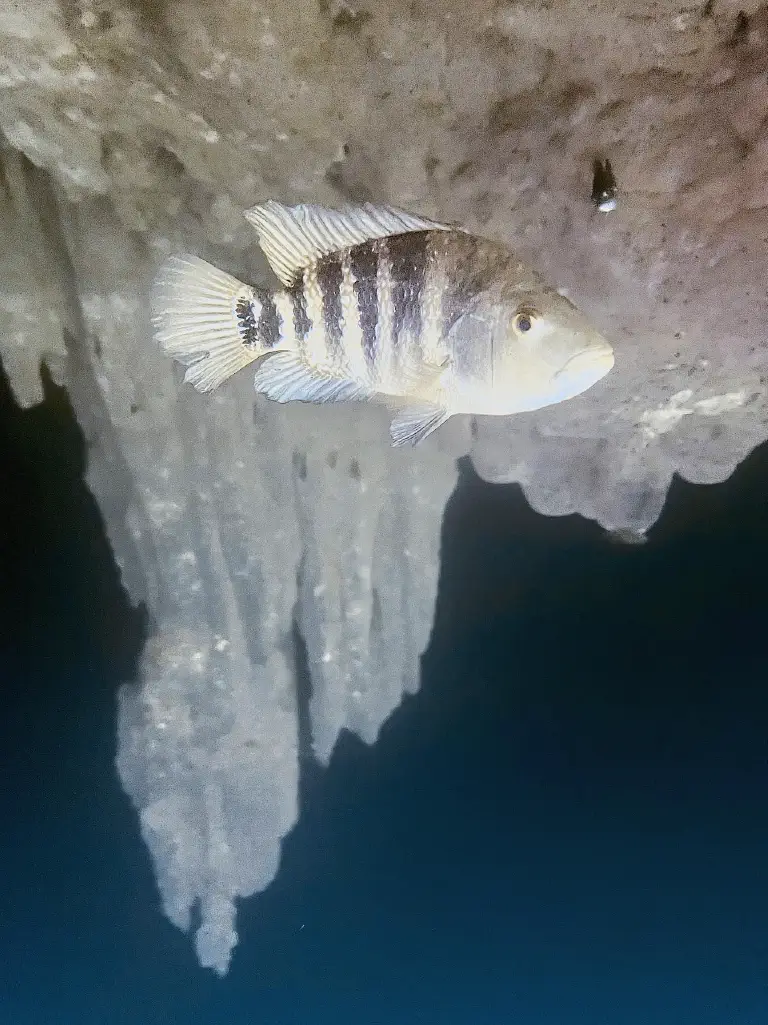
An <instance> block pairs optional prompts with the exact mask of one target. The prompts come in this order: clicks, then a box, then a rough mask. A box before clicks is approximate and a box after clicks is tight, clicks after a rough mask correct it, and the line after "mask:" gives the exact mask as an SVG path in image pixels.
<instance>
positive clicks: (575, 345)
mask: <svg viewBox="0 0 768 1025" xmlns="http://www.w3.org/2000/svg"><path fill="white" fill-rule="evenodd" d="M493 335H494V337H493V341H492V344H491V352H490V354H489V355H490V359H489V363H490V381H489V405H490V406H492V407H495V408H498V409H499V412H501V411H502V410H504V412H505V413H517V412H524V411H527V410H533V409H541V408H542V407H543V406H551V405H555V404H556V403H558V402H564V401H565V400H566V399H570V398H573V397H574V396H576V395H580V394H581V393H582V392H585V391H587V389H589V388H591V387H592V386H593V385H594V384H596V383H597V382H598V381H599V380H600V379H601V378H603V377H605V375H606V374H607V373H609V371H610V370H611V369H612V368H613V365H614V353H613V347H612V346H611V344H610V342H608V341H607V340H606V339H605V338H603V336H602V335H601V334H600V333H599V332H598V331H597V330H596V329H595V328H593V327H592V325H591V324H590V323H589V321H588V320H587V318H586V317H584V316H583V314H582V313H581V312H580V311H579V310H578V309H577V308H576V307H575V306H574V305H573V303H571V302H570V301H569V300H568V299H566V298H565V297H564V296H562V295H560V294H559V292H556V291H554V289H538V290H536V291H535V292H531V293H529V294H523V295H518V296H516V297H515V301H514V302H513V303H505V304H504V306H503V310H502V312H501V313H500V316H499V319H498V320H497V322H496V330H494V332H493Z"/></svg>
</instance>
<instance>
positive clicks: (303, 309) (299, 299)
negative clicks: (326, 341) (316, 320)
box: [289, 282, 312, 344]
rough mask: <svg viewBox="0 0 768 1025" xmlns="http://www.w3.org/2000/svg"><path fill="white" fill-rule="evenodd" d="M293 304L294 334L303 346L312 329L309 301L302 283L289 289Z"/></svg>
mask: <svg viewBox="0 0 768 1025" xmlns="http://www.w3.org/2000/svg"><path fill="white" fill-rule="evenodd" d="M289 294H290V296H291V303H292V304H293V333H294V335H295V336H296V340H297V341H298V342H299V344H301V342H303V341H304V340H305V339H306V337H307V335H308V334H309V329H310V328H311V327H312V324H311V323H310V320H309V316H308V315H307V299H306V296H305V295H304V288H303V286H302V284H301V282H300V283H299V284H298V285H294V286H293V287H292V288H290V289H289Z"/></svg>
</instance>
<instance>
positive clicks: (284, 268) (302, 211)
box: [245, 199, 450, 285]
mask: <svg viewBox="0 0 768 1025" xmlns="http://www.w3.org/2000/svg"><path fill="white" fill-rule="evenodd" d="M245 216H246V218H247V220H248V221H249V222H250V223H251V224H252V225H253V226H254V228H255V229H256V231H257V232H258V233H259V244H260V245H261V248H262V249H263V250H264V255H265V256H266V258H267V259H268V260H269V265H270V267H271V268H272V270H273V271H274V272H275V274H277V276H278V277H279V278H280V280H281V281H282V283H283V284H284V285H292V284H293V283H294V282H295V281H296V278H297V277H298V275H299V272H300V271H302V270H304V268H305V267H308V266H309V265H310V264H312V263H314V262H315V261H316V260H319V259H320V257H321V256H326V255H327V254H328V253H333V252H335V251H336V250H338V249H345V248H347V247H348V246H355V245H359V244H360V243H361V242H368V241H370V240H371V239H376V238H384V237H386V236H387V235H400V234H402V233H403V232H406V231H449V230H450V225H447V224H440V223H438V222H437V221H431V220H429V219H428V218H426V217H417V216H416V215H415V214H409V213H406V211H405V210H398V209H397V208H396V207H392V206H376V205H375V204H373V203H364V204H363V205H361V206H352V205H351V204H348V205H346V206H343V207H341V208H339V209H338V210H331V209H329V208H328V207H325V206H316V205H315V204H314V203H301V204H299V205H298V206H283V204H282V203H277V202H276V201H275V200H273V199H270V200H268V201H267V202H266V203H260V204H259V205H258V206H254V207H252V208H251V209H250V210H246V211H245Z"/></svg>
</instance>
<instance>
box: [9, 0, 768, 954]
mask: <svg viewBox="0 0 768 1025" xmlns="http://www.w3.org/2000/svg"><path fill="white" fill-rule="evenodd" d="M767 45H768V16H766V13H765V11H764V10H763V9H761V8H759V5H757V4H756V3H739V4H733V3H730V2H725V0H714V2H712V0H708V2H703V0H702V2H701V3H698V4H693V5H688V6H685V7H682V6H680V4H679V3H673V2H671V0H659V2H656V3H653V4H650V3H648V4H637V3H634V2H629V0H622V2H621V3H619V4H615V3H608V2H607V0H590V2H587V3H584V2H583V0H578V2H577V0H564V2H562V3H558V4H556V5H554V4H551V3H549V2H547V0H530V2H527V0H523V2H518V3H504V2H496V0H480V2H478V3H475V4H471V5H467V4H466V3H459V2H458V0H435V2H432V3H429V4H421V3H419V2H418V0H417V2H416V3H412V2H409V3H404V2H402V0H385V2H382V3H377V4H373V3H368V2H366V0H298V2H297V3H293V4H285V3H276V2H274V0H256V2H253V0H248V2H247V3H246V2H244V0H222V2H220V3H216V4H211V3H209V2H208V0H177V2H175V3H173V4H171V3H157V2H156V0H58V2H57V0H27V2H25V3H24V4H5V5H3V7H2V9H1V10H0V133H2V137H3V144H2V150H0V161H1V164H2V176H1V177H0V228H1V229H2V231H0V240H1V241H0V345H1V346H2V356H3V362H4V364H5V366H6V368H7V369H8V371H9V372H10V375H11V379H12V383H13V387H14V389H15V391H16V394H17V397H18V398H19V400H20V401H21V402H22V403H24V404H31V403H34V402H36V401H37V400H38V399H39V397H40V390H39V376H38V368H39V363H40V361H41V360H45V361H46V362H47V363H49V364H50V366H51V367H52V369H53V372H54V373H55V375H56V376H57V379H59V380H61V381H64V382H66V384H67V386H68V388H69V390H70V393H71V395H72V399H73V402H74V404H75V408H76V410H77V413H78V418H79V420H80V423H81V425H82V426H83V429H84V430H85V432H86V435H87V437H88V441H89V446H90V463H89V470H88V474H89V477H88V479H89V484H90V486H91V488H92V490H93V492H94V494H95V496H96V497H97V499H98V501H99V503H100V506H101V509H102V511H103V513H104V517H105V521H106V524H107V529H108V532H109V536H110V539H111V542H112V545H113V548H114V551H115V556H116V558H117V560H118V562H119V564H120V567H121V570H122V573H123V578H124V581H125V583H126V587H127V588H128V590H129V591H130V593H131V595H132V596H133V598H134V599H135V600H137V601H138V600H144V601H146V602H147V604H148V607H149V610H150V613H151V617H152V621H153V636H152V638H151V641H150V643H149V644H148V646H147V650H146V652H145V656H144V662H143V666H142V678H141V680H140V681H139V682H138V683H135V684H126V687H125V689H124V690H123V692H122V695H121V701H120V729H119V733H120V736H119V745H120V747H119V756H118V769H119V773H120V777H121V780H122V782H123V785H124V786H125V788H126V789H127V791H128V792H129V794H130V795H131V797H132V799H133V801H134V802H135V804H136V807H137V809H138V810H139V814H140V825H141V829H142V832H143V835H144V837H145V839H146V842H147V844H148V845H149V847H150V850H151V851H152V855H153V858H154V860H155V864H156V868H157V876H158V883H159V887H160V892H161V895H162V898H163V902H164V908H165V911H166V913H167V914H168V916H169V917H170V918H171V920H172V921H174V922H175V923H176V924H177V925H178V926H179V927H180V928H183V929H187V928H189V926H190V922H191V917H190V915H191V910H192V908H193V907H194V905H195V904H196V902H199V908H200V913H201V922H202V924H201V926H200V929H199V930H198V932H197V936H196V944H197V952H198V957H199V959H200V961H201V962H202V963H203V964H206V965H210V966H211V967H213V968H215V969H216V970H217V971H219V972H224V971H226V969H227V965H228V963H229V958H230V955H231V951H232V948H233V946H234V944H235V942H236V931H235V924H234V901H235V900H236V898H238V897H243V896H246V895H248V894H250V893H253V892H256V891H259V890H261V889H263V888H264V887H265V886H266V885H268V883H269V881H270V880H271V879H272V878H273V876H274V874H275V872H276V871H277V866H278V863H279V849H280V841H281V839H282V837H283V836H285V834H286V832H287V831H288V830H290V828H291V826H292V825H293V823H294V821H295V817H296V787H297V778H298V732H297V694H296V687H295V666H294V656H295V652H294V650H293V640H292V639H293V636H294V630H295V629H298V631H299V633H300V634H301V636H302V638H303V640H304V644H305V646H306V650H307V657H308V662H309V671H310V675H311V680H312V695H311V700H310V708H309V717H310V723H311V729H312V740H313V748H314V752H315V754H316V756H317V757H318V758H319V759H320V760H321V761H322V762H327V760H328V759H329V758H330V756H331V752H332V750H333V746H334V743H335V741H336V738H337V736H338V734H339V731H340V730H341V729H343V728H347V729H350V730H354V731H356V732H357V733H358V734H359V735H360V736H361V737H362V738H363V739H365V740H366V741H368V742H371V741H373V740H374V739H375V737H376V736H377V733H378V730H379V728H380V726H381V724H382V722H383V721H384V720H385V719H386V717H387V716H388V715H389V714H390V713H391V712H392V710H393V709H394V708H395V707H396V706H397V704H398V703H399V701H400V700H401V696H402V694H403V693H404V692H405V691H409V690H413V689H414V688H415V687H416V686H417V683H418V669H419V664H418V657H419V654H420V653H421V652H422V651H423V649H424V647H425V646H426V644H427V641H428V637H429V631H430V627H431V621H432V613H433V606H434V598H435V591H436V582H437V563H438V545H439V529H440V521H441V516H442V509H443V507H444V503H445V501H446V498H447V496H448V495H449V493H450V492H451V490H452V488H453V486H454V482H455V479H456V466H455V459H456V456H458V455H460V454H462V453H465V452H470V453H471V458H472V460H473V462H474V465H475V467H476V468H477V470H478V472H479V473H480V474H481V475H483V476H484V477H486V478H487V479H488V480H492V481H519V482H521V484H522V485H523V487H524V488H525V491H526V494H527V495H528V498H529V500H530V501H531V503H532V504H533V505H534V507H535V508H537V509H540V510H541V511H542V512H545V513H549V514H554V515H562V514H564V513H568V512H574V511H575V512H581V513H582V514H584V515H586V516H590V517H593V518H594V519H596V520H598V521H599V522H600V523H602V524H603V525H604V526H605V527H607V528H608V529H610V530H611V531H612V532H613V534H614V536H615V537H617V538H627V537H641V536H642V535H643V534H644V532H645V531H646V530H647V528H648V527H649V526H650V525H651V524H652V523H653V522H654V520H655V519H656V517H657V516H658V515H659V512H660V510H661V508H662V506H663V503H664V500H665V495H666V491H667V487H668V485H669V481H670V479H671V477H672V475H673V474H674V473H680V474H682V475H684V476H685V477H687V478H688V479H690V480H694V481H717V480H722V479H724V478H725V477H727V476H728V475H729V474H730V473H731V472H732V471H733V469H734V467H735V466H736V464H737V463H738V462H739V460H740V459H742V458H743V457H744V456H746V454H747V453H748V452H749V451H750V449H751V448H752V447H753V446H754V445H756V444H758V443H759V442H761V441H762V440H764V438H765V437H766V433H768V432H767V430H766V415H765V394H766V385H765V380H766V369H767V367H768V357H767V356H766V350H765V344H764V331H765V327H764V325H765V323H766V320H767V318H766V313H768V309H767V306H768V299H767V297H766V289H765V265H766V248H767V245H768V242H767V240H768V212H767V211H768V186H767V185H766V183H767V182H768V134H766V133H767V130H768V129H767V126H768V122H767V121H766V119H765V104H764V97H765V88H766V84H768V62H767V61H766V58H765V53H766V46H767ZM606 157H607V158H609V159H610V161H611V164H612V167H613V170H614V173H615V175H616V178H617V186H618V190H617V206H616V209H615V210H613V211H612V212H610V213H607V214H606V213H603V212H601V211H599V210H598V209H597V208H596V207H595V206H594V205H593V204H592V202H591V200H590V195H591V190H592V168H593V164H594V162H595V160H597V159H605V158H606ZM266 198H278V199H281V200H283V201H285V202H297V201H317V202H324V203H328V204H331V205H332V204H333V203H334V202H337V201H339V200H340V199H345V198H352V199H374V200H383V201H387V202H391V203H395V204H398V205H401V206H405V207H408V208H410V209H412V210H414V211H415V212H420V213H423V214H426V215H428V216H436V217H439V218H441V219H453V220H456V221H458V222H460V223H461V224H463V225H464V226H465V227H467V228H469V229H473V230H477V231H481V232H483V233H485V234H488V235H490V236H492V237H495V238H498V239H500V240H502V241H504V242H506V243H507V244H509V245H511V246H512V247H513V248H515V249H516V250H517V251H518V252H519V254H520V255H521V256H522V257H523V258H524V259H527V260H529V261H530V262H531V263H533V264H534V265H536V266H537V267H538V268H539V269H540V270H541V271H543V272H544V274H545V275H546V276H548V277H549V278H550V280H551V281H552V283H553V284H554V285H555V286H557V287H559V288H561V289H563V290H564V291H565V292H566V293H567V294H569V295H570V296H571V297H572V298H573V299H574V300H575V301H576V302H577V303H578V304H579V305H580V306H581V307H582V308H583V309H584V311H585V312H586V313H588V314H589V315H590V316H591V317H592V318H593V320H594V321H595V323H596V324H597V326H598V327H599V328H600V329H601V330H602V331H603V332H604V333H605V334H606V335H607V336H608V337H609V338H611V339H612V340H613V341H614V342H615V347H616V352H617V361H616V368H615V370H614V372H613V373H612V374H611V375H609V377H608V378H606V379H605V380H604V381H603V382H601V383H600V384H599V385H598V386H596V387H595V388H594V389H592V390H591V391H590V392H588V393H586V394H585V395H583V396H581V397H579V398H578V399H575V400H573V401H572V402H569V403H566V404H563V405H562V406H559V407H556V408H553V409H548V410H543V411H541V412H540V413H537V414H531V415H528V416H522V417H517V418H514V419H510V420H504V421H499V420H490V419H486V420H480V421H478V422H476V423H471V424H470V423H468V422H466V421H456V422H454V421H452V422H451V423H450V424H448V425H447V426H446V427H445V428H443V429H442V430H441V431H440V432H439V433H438V435H437V436H435V437H434V438H431V439H430V440H429V441H428V442H427V443H426V444H425V445H424V446H422V447H420V448H419V449H417V450H415V451H413V452H405V453H404V452H401V451H394V450H392V449H390V448H389V444H388V438H387V433H386V423H385V420H384V418H383V417H382V416H381V415H380V414H378V413H376V412H375V411H373V410H370V409H368V408H366V407H358V406H354V407H339V408H333V409H327V408H324V409H313V408H303V407H296V406H292V407H285V408H283V407H277V406H275V405H273V404H270V403H268V402H266V401H265V400H262V399H257V398H256V397H255V396H254V395H253V392H252V388H251V386H250V378H249V375H248V374H247V373H245V374H243V375H241V378H240V379H236V380H234V381H232V382H231V384H230V385H228V386H227V387H226V388H225V389H223V390H222V391H221V393H217V394H216V395H215V396H210V397H207V398H203V397H201V396H199V395H197V394H195V393H194V392H193V391H192V390H191V389H189V388H183V387H180V385H179V379H180V375H179V372H178V370H177V368H174V367H173V366H171V365H169V363H168V361H166V360H165V359H164V358H163V357H162V355H161V354H160V353H159V352H158V351H157V350H156V348H155V347H154V345H153V343H152V341H151V337H150V329H149V322H148V315H147V290H148V286H149V281H150V279H151V275H152V273H153V270H154V268H155V266H156V264H157V262H158V260H159V259H160V258H161V257H162V256H163V255H164V254H165V253H167V252H169V251H171V250H179V249H184V250H191V251H194V252H197V253H199V254H200V255H202V256H204V257H206V258H208V259H210V260H212V261H213V262H216V263H218V264H220V265H221V266H222V267H224V268H225V269H228V270H231V271H233V272H235V273H238V274H240V275H242V276H245V277H246V278H248V279H250V280H254V281H256V280H264V276H265V274H266V273H267V270H266V267H265V264H264V260H263V258H262V257H261V255H260V252H259V250H258V248H257V246H256V245H255V239H254V236H253V233H252V231H251V229H250V228H249V226H248V224H247V223H246V222H245V220H244V219H243V218H242V210H243V209H244V208H246V207H248V206H250V205H252V204H254V203H256V202H258V201H260V200H263V199H266Z"/></svg>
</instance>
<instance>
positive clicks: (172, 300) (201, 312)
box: [151, 255, 267, 392]
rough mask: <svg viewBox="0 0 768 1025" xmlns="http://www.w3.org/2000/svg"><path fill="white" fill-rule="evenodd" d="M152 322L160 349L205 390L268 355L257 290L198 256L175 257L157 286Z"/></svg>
mask: <svg viewBox="0 0 768 1025" xmlns="http://www.w3.org/2000/svg"><path fill="white" fill-rule="evenodd" d="M151 309H152V324H153V326H154V329H155V340H156V341H157V343H158V344H159V345H160V347H161V348H162V349H163V350H164V351H165V352H167V353H168V355H169V356H172V357H173V358H174V359H175V360H178V362H179V363H182V364H184V365H185V366H186V367H187V368H188V369H187V372H186V374H185V375H184V382H185V383H188V384H192V385H194V387H195V388H196V389H197V390H198V391H200V392H209V391H213V389H214V388H218V387H219V385H220V384H223V383H224V381H226V380H228V379H229V378H230V377H232V375H233V374H236V373H237V372H238V370H242V369H243V367H247V366H248V364H249V363H252V362H253V361H254V360H256V359H258V358H259V357H260V356H262V355H263V354H264V352H265V351H267V350H266V348H263V347H262V346H261V345H260V344H259V343H258V338H257V325H258V318H259V313H260V310H261V302H260V300H259V298H258V295H257V293H256V291H255V289H253V288H251V287H250V285H246V284H243V282H242V281H238V279H237V278H235V277H233V276H232V275H231V274H227V273H226V272H225V271H222V270H219V269H218V267H214V266H213V265H212V264H210V263H206V261H205V260H201V259H200V258H199V257H197V256H188V255H183V256H172V257H170V258H169V259H168V260H166V261H165V263H164V264H163V265H162V267H161V268H160V270H159V272H158V274H157V276H156V278H155V280H154V284H153V287H152V301H151Z"/></svg>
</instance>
